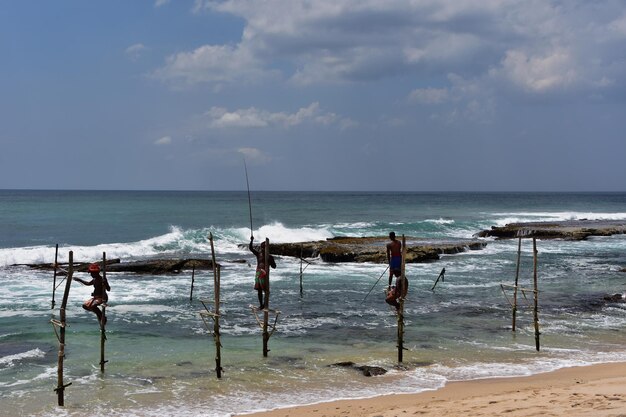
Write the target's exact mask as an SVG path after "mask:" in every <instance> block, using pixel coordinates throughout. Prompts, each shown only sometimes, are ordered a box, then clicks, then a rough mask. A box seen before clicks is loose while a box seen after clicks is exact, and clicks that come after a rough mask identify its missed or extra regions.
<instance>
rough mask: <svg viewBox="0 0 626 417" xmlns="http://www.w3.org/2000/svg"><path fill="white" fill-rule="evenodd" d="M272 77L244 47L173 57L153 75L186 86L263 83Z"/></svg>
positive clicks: (202, 49)
mask: <svg viewBox="0 0 626 417" xmlns="http://www.w3.org/2000/svg"><path fill="white" fill-rule="evenodd" d="M269 74H271V72H270V71H265V70H263V69H262V68H261V64H260V63H259V61H258V60H257V59H256V58H255V57H254V56H253V55H252V54H251V53H250V51H249V50H248V49H246V48H243V47H241V46H235V47H233V46H230V45H204V46H201V47H199V48H197V49H195V50H193V51H191V52H180V53H178V54H175V55H171V56H170V57H168V58H167V60H166V65H165V66H164V67H162V68H160V69H158V70H156V71H155V72H154V73H153V74H152V75H153V76H154V77H156V78H158V79H161V80H164V81H172V82H175V83H176V82H182V83H183V84H187V85H193V84H198V83H212V84H217V85H219V84H221V83H228V82H235V81H245V80H259V79H261V78H264V77H266V76H267V75H269Z"/></svg>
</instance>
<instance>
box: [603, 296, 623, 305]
mask: <svg viewBox="0 0 626 417" xmlns="http://www.w3.org/2000/svg"><path fill="white" fill-rule="evenodd" d="M604 301H608V302H610V303H626V298H624V294H613V295H605V296H604Z"/></svg>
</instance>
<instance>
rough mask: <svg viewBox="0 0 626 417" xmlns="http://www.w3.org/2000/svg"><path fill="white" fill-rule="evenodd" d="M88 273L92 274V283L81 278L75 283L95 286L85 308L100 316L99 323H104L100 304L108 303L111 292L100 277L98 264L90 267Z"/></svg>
mask: <svg viewBox="0 0 626 417" xmlns="http://www.w3.org/2000/svg"><path fill="white" fill-rule="evenodd" d="M87 271H88V272H89V273H90V274H91V281H85V280H82V279H80V278H74V281H78V282H80V283H81V284H83V285H93V286H94V289H93V292H92V293H91V298H90V299H89V300H86V301H85V302H84V303H83V308H84V309H85V310H87V311H91V312H94V313H96V316H98V322H99V323H100V322H101V321H102V311H100V309H99V308H98V306H99V305H100V304H104V303H106V302H107V301H108V299H109V296H108V295H107V291H111V287H110V286H109V283H108V281H107V280H106V279H105V278H103V277H102V276H101V275H100V266H99V265H98V264H95V263H94V264H91V265H89V269H87ZM100 324H101V325H103V326H104V325H105V324H106V317H104V323H100Z"/></svg>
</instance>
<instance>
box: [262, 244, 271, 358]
mask: <svg viewBox="0 0 626 417" xmlns="http://www.w3.org/2000/svg"><path fill="white" fill-rule="evenodd" d="M264 262H265V271H266V275H265V282H266V283H267V288H266V293H265V306H264V307H265V308H264V309H263V357H267V352H269V349H268V348H267V344H268V342H269V340H270V333H269V331H268V321H269V309H270V269H271V268H270V240H269V239H268V238H265V260H264Z"/></svg>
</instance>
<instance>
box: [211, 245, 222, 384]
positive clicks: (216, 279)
mask: <svg viewBox="0 0 626 417" xmlns="http://www.w3.org/2000/svg"><path fill="white" fill-rule="evenodd" d="M209 241H210V242H211V263H212V266H213V291H214V294H215V315H214V316H213V337H214V338H215V372H216V374H217V377H218V378H221V377H222V350H221V347H222V342H221V341H220V279H221V277H220V272H221V271H220V268H219V266H218V265H217V262H215V249H214V248H213V234H212V233H210V234H209Z"/></svg>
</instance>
